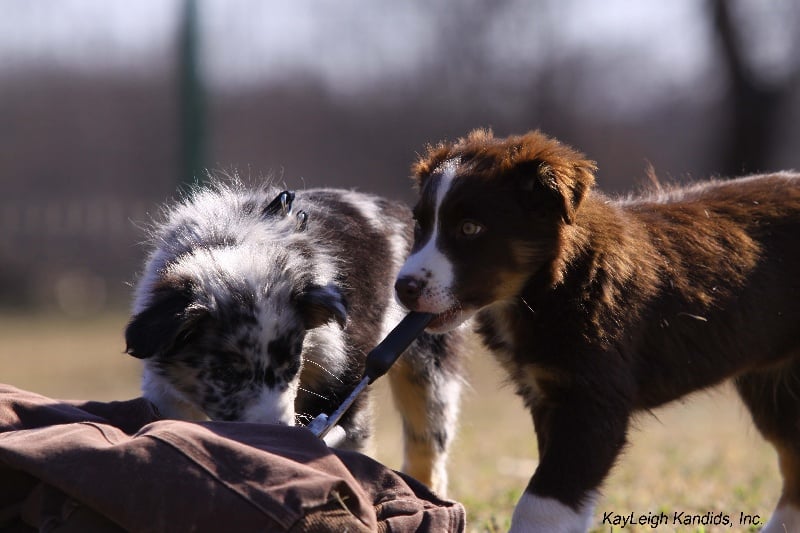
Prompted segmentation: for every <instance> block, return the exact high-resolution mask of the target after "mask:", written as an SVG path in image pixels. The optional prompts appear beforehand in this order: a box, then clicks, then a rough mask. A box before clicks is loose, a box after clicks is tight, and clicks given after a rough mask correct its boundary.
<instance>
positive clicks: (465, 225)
mask: <svg viewBox="0 0 800 533" xmlns="http://www.w3.org/2000/svg"><path fill="white" fill-rule="evenodd" d="M460 232H461V235H462V236H463V237H469V238H471V237H477V236H478V235H480V234H481V233H483V226H481V225H480V224H478V223H477V222H472V221H471V220H465V221H464V222H462V223H461V229H460Z"/></svg>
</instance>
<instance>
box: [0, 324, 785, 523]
mask: <svg viewBox="0 0 800 533" xmlns="http://www.w3.org/2000/svg"><path fill="white" fill-rule="evenodd" d="M125 319H126V318H125V316H124V315H122V314H119V315H111V316H108V317H105V318H99V319H91V320H82V321H79V320H69V319H64V318H53V317H41V316H2V317H0V382H4V383H8V384H11V385H15V386H17V387H20V388H24V389H28V390H32V391H35V392H39V393H42V394H45V395H48V396H52V397H55V398H81V399H98V400H111V399H127V398H131V397H134V396H136V395H137V394H138V374H139V364H138V361H136V360H134V359H133V358H131V357H129V356H126V355H124V354H123V353H122V351H123V349H124V342H123V339H122V331H123V328H124V325H125ZM469 366H470V374H471V386H470V388H469V389H468V391H467V393H466V397H465V401H464V405H463V409H462V417H461V420H462V421H461V429H460V432H459V436H458V438H457V441H456V443H455V446H454V450H453V453H452V459H451V466H450V479H451V496H452V497H453V498H456V499H458V500H459V501H462V502H463V503H464V504H465V505H466V507H467V510H468V518H469V528H470V530H471V531H481V532H483V531H490V532H491V531H505V530H506V529H507V527H508V524H509V518H510V516H511V512H512V510H513V506H514V502H515V501H516V499H517V497H518V496H519V494H520V492H521V490H522V489H523V488H524V486H525V485H526V483H527V479H528V477H529V476H530V474H531V473H532V471H533V469H534V468H535V465H536V450H535V444H534V443H535V441H534V434H533V428H532V424H531V422H530V417H529V416H528V415H527V414H526V413H525V412H524V410H523V409H522V408H521V407H520V405H519V402H518V401H517V400H516V398H515V397H514V395H513V394H512V393H511V391H510V390H509V388H508V387H506V386H504V384H503V378H502V375H501V373H500V371H499V370H498V369H497V367H496V366H495V365H494V364H493V362H492V361H490V360H488V359H487V358H485V357H475V358H473V359H472V360H471V361H470V364H469ZM376 387H377V389H378V390H377V395H376V399H377V400H378V401H376V402H375V405H376V407H377V412H378V414H379V425H378V435H377V439H376V448H377V457H378V459H379V460H381V461H383V462H384V463H386V464H387V465H389V466H391V467H393V468H398V467H399V465H400V461H401V459H400V457H401V442H400V428H399V423H398V419H397V416H396V414H395V413H394V412H393V409H392V408H391V407H389V406H390V404H391V401H390V399H389V393H388V390H387V389H386V384H385V383H378V384H377V386H376ZM636 425H637V430H635V431H634V432H633V433H632V436H631V437H632V438H631V440H632V443H631V445H630V447H629V448H628V450H627V452H626V454H625V456H624V457H623V459H622V460H621V461H620V464H619V465H618V466H617V468H616V469H615V470H614V472H613V475H612V476H611V479H610V480H609V482H608V483H607V484H606V488H605V491H604V495H603V497H602V499H601V501H600V502H599V504H598V506H597V510H596V512H595V524H596V531H598V532H609V531H612V527H611V526H609V525H607V524H606V525H603V524H602V518H603V513H605V512H615V513H620V514H629V513H631V512H633V513H635V515H636V516H637V517H638V516H641V515H646V514H647V513H659V512H662V511H663V512H666V513H667V514H668V515H669V517H670V519H671V518H672V517H673V513H674V512H676V511H677V512H685V513H699V514H705V513H707V512H709V511H710V512H711V513H712V514H715V513H719V512H722V513H724V514H727V515H729V516H730V517H731V520H732V521H733V523H734V526H733V527H732V528H727V527H726V528H714V527H705V528H703V527H696V526H695V527H691V526H688V527H680V526H675V525H672V524H670V525H668V526H662V527H659V528H658V529H657V531H688V532H700V531H747V530H748V528H747V527H746V526H739V525H738V521H739V516H740V513H747V514H750V515H755V514H758V515H760V517H762V521H763V519H764V518H765V517H767V516H769V513H771V510H772V507H773V506H774V502H775V501H776V499H777V496H778V493H779V488H780V482H779V475H778V472H777V467H776V465H775V458H774V454H773V452H772V450H771V448H770V447H769V446H768V445H766V444H765V443H764V442H763V441H762V440H761V439H760V437H759V436H758V434H757V433H756V431H755V430H754V429H753V428H752V426H751V424H750V420H749V417H748V415H747V413H746V412H745V410H744V408H743V407H742V406H741V404H740V403H739V402H738V401H737V400H736V398H735V397H734V395H733V393H732V392H731V391H730V390H728V389H722V390H721V391H717V392H713V393H709V394H703V395H698V396H696V397H693V398H691V399H690V401H688V402H685V403H684V404H681V405H676V406H672V407H669V408H667V409H662V410H658V411H657V412H656V413H655V416H649V415H645V416H643V417H642V418H641V419H640V420H639V421H638V422H637V424H636ZM613 531H615V532H620V531H622V532H625V533H627V532H631V531H653V529H651V528H650V527H647V526H643V527H639V528H632V527H626V528H625V529H621V528H619V527H614V528H613Z"/></svg>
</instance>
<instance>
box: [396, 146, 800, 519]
mask: <svg viewBox="0 0 800 533" xmlns="http://www.w3.org/2000/svg"><path fill="white" fill-rule="evenodd" d="M447 165H451V166H450V167H447ZM452 165H456V166H455V167H452ZM443 168H455V171H454V173H455V174H454V178H453V180H452V182H451V183H452V184H451V185H450V188H449V189H448V190H447V193H446V196H444V198H443V200H441V205H434V204H433V203H432V199H433V198H436V188H437V187H438V186H439V184H440V183H441V182H442V178H441V176H442V174H443V172H444V171H443ZM594 171H595V164H594V163H593V162H592V161H589V160H588V159H586V158H585V157H584V156H583V155H582V154H580V153H579V152H577V151H575V150H573V149H572V148H569V147H567V146H565V145H563V144H561V143H559V142H558V141H556V140H554V139H552V138H549V137H547V136H545V135H543V134H541V133H539V132H530V133H527V134H525V135H519V136H512V137H508V138H503V139H498V138H495V137H494V136H493V135H492V133H491V132H490V131H487V130H476V131H473V132H472V133H470V134H469V135H468V136H467V137H465V138H461V139H459V140H457V141H456V142H453V143H449V142H443V143H440V144H438V145H435V146H430V147H429V148H428V150H427V153H426V154H424V155H423V156H422V157H421V158H420V159H419V161H417V162H416V163H415V164H414V166H413V173H414V177H415V180H416V183H417V185H418V187H419V189H420V194H421V197H420V203H419V204H418V205H417V207H416V208H415V214H416V215H417V218H418V219H419V220H423V221H425V220H434V218H433V217H432V216H431V213H430V211H431V210H433V209H438V214H439V218H438V224H439V229H438V235H439V236H438V240H437V241H436V248H437V250H439V251H441V253H442V255H443V256H444V257H446V258H447V260H448V261H449V263H450V264H451V265H452V270H453V280H452V284H451V285H450V286H448V287H446V292H447V291H449V292H448V294H452V298H453V300H454V301H456V302H457V304H458V306H459V309H460V310H462V311H463V312H464V313H463V314H464V315H465V316H472V315H474V316H475V324H476V328H477V331H478V332H479V334H480V335H481V336H482V338H483V340H484V341H485V343H486V345H487V346H488V347H489V348H490V349H491V350H492V351H493V352H494V354H495V355H496V357H497V358H498V359H499V361H500V362H501V364H502V365H503V366H504V368H505V369H506V370H507V371H508V373H509V375H510V377H511V378H512V379H513V381H514V382H515V383H516V387H517V392H518V393H519V394H520V395H521V396H522V398H523V400H524V402H525V404H526V405H527V406H528V407H529V408H530V410H531V413H532V416H533V418H534V422H535V425H536V431H537V438H538V442H539V453H540V464H539V467H538V468H537V470H536V472H535V473H534V475H533V477H532V479H531V482H530V484H529V485H528V489H527V491H528V492H529V493H530V494H532V495H536V497H539V498H552V499H555V500H557V501H558V502H561V503H562V504H564V505H566V506H568V507H570V508H572V509H576V510H578V509H585V506H586V505H590V504H591V501H590V500H591V499H592V497H593V494H595V493H596V490H597V488H598V487H599V486H600V484H601V483H602V481H603V480H604V479H605V477H606V475H607V473H608V471H609V470H610V468H611V467H612V465H613V463H614V461H615V460H616V458H617V457H618V455H619V453H620V451H621V450H622V448H623V447H624V444H625V441H626V434H627V430H628V426H629V421H630V419H631V417H632V416H633V415H634V414H635V413H636V412H638V411H641V410H647V409H651V408H653V407H656V406H658V405H661V404H664V403H666V402H669V401H671V400H674V399H676V398H679V397H681V396H684V395H686V394H688V393H691V392H693V391H696V390H700V389H703V388H706V387H709V386H712V385H715V384H717V383H720V382H722V381H724V380H726V379H731V378H732V379H734V380H735V384H736V386H737V389H738V390H739V392H740V394H741V396H742V399H743V400H744V402H745V404H746V405H747V407H748V408H749V409H750V411H751V413H752V415H753V419H754V422H755V424H756V426H757V427H758V429H759V431H760V432H761V433H762V434H763V435H764V437H765V438H766V439H767V440H769V441H770V442H771V443H772V444H773V445H775V447H776V450H777V451H778V454H779V457H780V463H781V471H782V474H783V477H784V492H783V496H782V500H781V505H789V506H792V507H793V508H794V509H797V510H800V490H798V487H800V467H798V465H800V399H799V398H800V334H799V333H798V328H800V246H798V245H800V175H798V174H793V173H777V174H771V175H763V176H751V177H747V178H740V179H733V180H711V181H705V182H701V183H698V184H695V185H690V186H687V187H674V188H671V189H670V188H663V189H659V190H657V191H656V192H654V193H653V194H651V195H649V196H648V195H644V196H640V197H630V198H627V199H618V200H614V199H610V198H609V197H607V196H605V195H603V194H602V193H600V192H598V191H596V190H593V189H592V186H593V183H594ZM465 220H467V221H472V222H477V223H479V224H480V225H481V226H482V227H484V228H485V231H484V232H483V233H482V234H481V236H480V237H478V238H470V239H469V240H467V239H464V238H463V237H462V238H461V239H460V240H459V238H458V234H457V228H459V227H461V226H459V224H463V222H464V221H465ZM423 230H424V231H420V232H418V238H417V241H420V240H423V239H426V238H429V236H430V235H431V230H430V228H428V229H425V228H423ZM423 244H425V243H424V242H415V245H414V248H413V251H412V252H416V251H418V250H420V248H421V247H422V245H423ZM429 277H430V276H429ZM408 281H409V280H408V279H406V280H402V279H401V280H400V281H398V286H402V287H403V288H404V289H405V290H404V291H403V292H401V291H400V290H398V293H399V294H400V297H401V300H403V303H404V304H405V305H406V306H407V307H409V308H411V309H417V310H423V311H429V312H438V311H439V310H436V309H426V308H425V305H424V303H420V302H424V294H425V290H426V288H427V287H426V285H427V284H429V283H432V282H431V281H430V280H428V279H423V278H419V279H413V280H411V281H413V283H412V284H411V285H409V284H408ZM402 283H405V285H401V284H402ZM408 287H412V288H413V291H412V290H409V288H408ZM441 292H442V291H441V289H439V293H441ZM798 516H800V515H798ZM517 526H519V524H517Z"/></svg>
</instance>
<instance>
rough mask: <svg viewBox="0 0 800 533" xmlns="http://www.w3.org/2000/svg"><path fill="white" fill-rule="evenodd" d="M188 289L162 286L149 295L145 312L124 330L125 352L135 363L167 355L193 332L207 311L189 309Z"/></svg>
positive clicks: (132, 320) (170, 285)
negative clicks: (148, 302)
mask: <svg viewBox="0 0 800 533" xmlns="http://www.w3.org/2000/svg"><path fill="white" fill-rule="evenodd" d="M193 301H194V299H193V296H192V291H191V287H189V286H188V285H185V284H184V285H183V286H176V285H172V284H164V285H162V286H160V287H157V288H156V289H155V290H154V291H153V297H152V300H151V302H150V304H149V305H148V306H147V308H146V309H145V310H144V311H142V312H141V313H139V314H137V315H135V316H134V317H133V318H131V321H130V322H129V323H128V327H127V328H126V329H125V343H126V345H127V347H126V349H125V352H126V353H127V354H129V355H132V356H134V357H137V358H139V359H145V358H148V357H153V356H156V355H163V354H165V353H168V352H169V351H170V349H171V348H172V347H173V346H174V345H175V344H176V343H177V342H178V341H180V340H181V339H185V338H187V337H189V336H190V335H191V334H192V333H193V332H194V331H196V330H197V327H198V324H199V322H200V320H201V319H202V317H204V316H206V315H207V311H206V310H205V309H203V308H201V307H198V306H196V305H193Z"/></svg>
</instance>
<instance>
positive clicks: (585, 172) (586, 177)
mask: <svg viewBox="0 0 800 533" xmlns="http://www.w3.org/2000/svg"><path fill="white" fill-rule="evenodd" d="M509 160H510V161H509V163H510V165H509V166H510V171H511V172H513V173H514V174H516V175H517V176H518V179H519V180H520V182H521V184H522V188H523V189H524V190H525V191H528V192H531V193H533V194H534V195H537V196H538V195H540V194H544V195H545V196H546V197H547V196H549V197H550V198H551V199H552V200H554V201H555V202H556V204H557V206H558V207H557V208H558V209H559V211H560V214H561V217H562V218H563V219H564V221H565V222H566V223H567V224H572V223H573V221H574V220H575V212H576V211H577V209H578V207H579V206H580V204H581V202H582V201H583V199H584V197H585V196H586V193H587V192H589V189H590V188H591V187H592V185H593V184H594V172H595V170H597V166H596V165H595V163H594V161H590V160H588V159H586V158H585V157H584V156H583V155H582V154H581V153H579V152H577V151H575V150H573V149H572V148H569V147H568V146H565V145H562V144H561V143H559V142H558V141H556V140H554V139H550V138H548V137H545V136H544V135H542V134H541V133H538V132H533V133H529V134H527V135H525V136H523V137H521V142H520V143H519V144H518V145H516V146H514V147H513V148H512V150H511V155H510V156H509Z"/></svg>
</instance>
